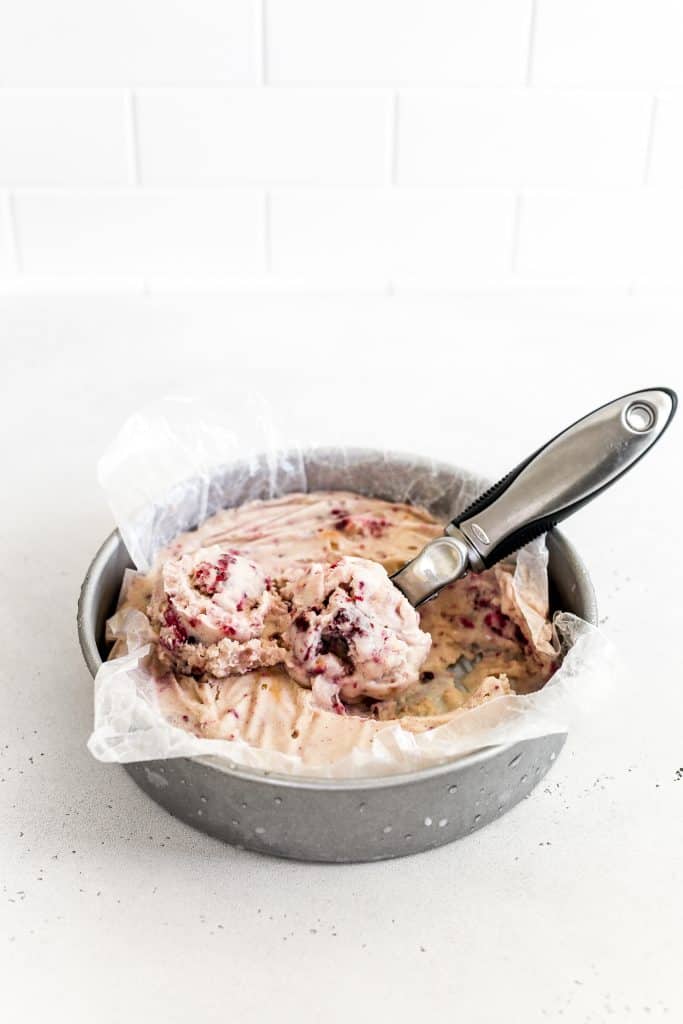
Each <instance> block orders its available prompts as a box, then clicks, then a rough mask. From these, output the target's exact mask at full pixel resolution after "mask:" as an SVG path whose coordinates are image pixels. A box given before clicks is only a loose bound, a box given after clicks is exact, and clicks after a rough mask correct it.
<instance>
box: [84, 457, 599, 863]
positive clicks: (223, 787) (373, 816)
mask: <svg viewBox="0 0 683 1024" xmlns="http://www.w3.org/2000/svg"><path fill="white" fill-rule="evenodd" d="M304 461H305V470H306V480H307V489H308V490H311V491H314V490H337V489H338V490H351V491H355V492H357V493H360V494H367V495H371V496H373V497H378V498H385V499H387V500H392V501H396V500H405V496H406V494H409V495H410V498H411V500H412V501H413V502H414V503H415V504H423V505H426V506H427V507H428V508H429V509H430V510H431V511H432V512H433V513H434V514H435V515H437V516H438V517H439V518H442V519H443V520H444V521H445V520H446V519H447V518H448V517H449V516H450V514H451V513H452V511H453V510H454V507H455V502H456V501H457V496H458V495H459V494H460V491H461V489H462V470H458V469H457V468H456V467H454V466H449V465H444V464H438V465H435V464H434V462H433V461H431V460H427V459H421V458H419V457H416V456H410V455H402V454H396V455H387V453H385V452H375V451H371V450H365V449H355V450H352V451H349V450H348V449H344V451H343V452H338V453H335V451H334V450H325V451H312V452H309V453H306V454H305V456H304ZM258 472H259V471H258V470H256V471H255V474H256V478H255V475H254V474H251V475H250V478H249V481H248V491H245V486H246V485H245V475H244V468H243V467H240V468H239V470H237V469H235V473H234V484H235V486H234V487H231V471H230V469H227V470H224V471H223V475H222V493H223V497H224V498H225V502H224V503H225V505H226V507H227V506H234V505H239V504H241V503H242V502H243V501H245V500H247V498H249V499H251V498H255V497H259V488H260V487H262V494H261V495H260V496H262V497H267V496H268V494H269V491H268V487H269V486H270V483H269V479H271V478H269V476H268V472H267V470H266V469H265V468H264V470H263V481H262V482H261V483H259V480H258ZM271 482H272V480H271ZM284 489H287V488H286V487H285V488H284ZM547 543H548V549H549V554H550V560H549V576H550V592H551V608H552V610H553V611H556V610H563V611H569V612H573V613H574V614H575V615H578V616H580V617H581V618H583V619H585V620H586V621H588V622H591V623H593V624H596V622H597V608H596V602H595V595H594V592H593V587H592V585H591V582H590V579H589V577H588V573H587V571H586V569H585V567H584V565H583V563H582V562H581V560H580V559H579V557H578V555H577V554H576V552H575V550H574V548H573V547H572V546H571V544H570V543H569V542H568V541H567V539H566V538H565V537H564V536H563V535H562V534H561V533H560V532H559V531H557V530H554V531H552V532H551V533H550V534H548V536H547ZM131 565H132V563H131V560H130V556H129V554H128V551H127V550H126V547H125V545H124V543H123V541H122V539H121V537H120V535H119V533H118V531H115V532H114V533H112V534H111V535H110V536H109V537H108V538H107V540H106V541H105V542H104V544H103V545H102V547H101V548H100V550H99V551H98V553H97V554H96V556H95V558H94V559H93V562H92V564H91V565H90V568H89V569H88V572H87V574H86V577H85V580H84V582H83V586H82V588H81V595H80V600H79V605H78V634H79V639H80V643H81V648H82V650H83V655H84V657H85V660H86V663H87V665H88V668H89V669H90V672H91V674H92V675H93V676H94V675H95V674H96V672H97V670H98V668H99V667H100V665H101V663H102V659H103V658H106V656H107V645H106V642H105V623H106V620H107V619H108V618H109V616H110V615H111V614H112V613H113V611H114V609H115V607H116V602H117V599H118V594H119V590H120V586H121V580H122V576H123V572H124V570H125V569H126V568H127V567H129V566H131ZM565 739H566V734H564V733H553V734H551V735H547V736H542V737H537V738H534V739H529V740H524V741H522V742H519V743H515V744H511V745H506V746H495V747H488V748H486V749H484V750H481V751H479V752H477V753H475V754H471V755H468V756H466V757H463V758H459V759H458V760H455V761H452V762H448V763H445V764H440V765H437V766H436V767H431V768H427V769H424V770H422V771H419V772H414V773H411V774H406V775H391V776H383V777H380V778H367V779H348V780H344V779H335V780H329V779H308V778H295V777H289V776H285V775H275V774H272V773H264V772H259V771H256V770H254V769H247V768H243V769H242V768H234V767H228V766H227V765H226V764H223V763H221V762H220V761H219V760H218V759H216V758H212V757H197V758H174V759H172V760H162V761H144V762H136V763H132V764H126V765H124V768H125V769H126V771H127V772H128V773H129V774H130V775H131V776H132V778H133V779H134V780H135V782H136V783H137V784H138V786H140V788H141V789H143V790H144V791H145V792H146V793H147V794H148V795H149V796H151V797H152V799H153V800H155V801H156V802H157V803H158V804H160V805H161V806H162V807H164V808H165V809H166V810H167V811H169V812H170V813H171V814H172V815H174V817H176V818H180V819H181V820H182V821H184V822H187V824H189V825H192V826H193V827H194V828H197V829H200V830H202V831H203V832H207V833H208V834H209V835H212V836H215V837H216V838H218V839H221V840H223V841H224V842H226V843H230V844H232V845H234V846H238V847H241V848H247V849H251V850H256V851H259V852H261V853H268V854H273V855H275V856H279V857H292V858H296V859H298V860H311V861H330V862H338V863H340V862H349V861H369V860H382V859H384V858H389V857H401V856H405V855H407V854H411V853H416V852H418V851H422V850H427V849H430V848H432V847H435V846H441V845H442V844H443V843H448V842H452V841H453V840H454V839H459V838H461V837H462V836H465V835H468V834H469V833H471V832H474V831H475V830H476V829H478V828H482V827H483V826H484V825H487V824H488V823H489V822H490V821H493V820H494V819H495V818H498V817H499V816H500V815H501V814H504V813H505V811H507V810H509V809H510V808H511V807H514V805H515V804H517V803H519V801H520V800H522V799H523V798H524V797H525V796H527V795H528V794H529V793H530V792H531V790H532V789H533V788H534V786H536V785H537V784H538V783H539V782H540V780H541V779H542V778H543V777H544V775H545V774H546V772H547V771H548V770H549V768H550V766H551V765H552V763H553V761H554V760H555V758H556V757H557V755H558V754H559V752H560V751H561V749H562V747H563V745H564V741H565Z"/></svg>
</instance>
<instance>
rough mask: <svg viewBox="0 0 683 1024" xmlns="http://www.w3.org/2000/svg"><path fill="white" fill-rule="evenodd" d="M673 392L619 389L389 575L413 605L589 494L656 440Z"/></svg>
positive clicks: (672, 406)
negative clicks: (623, 391) (619, 392)
mask: <svg viewBox="0 0 683 1024" xmlns="http://www.w3.org/2000/svg"><path fill="white" fill-rule="evenodd" d="M676 405H677V399H676V393H675V392H674V391H671V390H670V389H669V388H650V389H649V390H647V391H634V392H633V393H632V394H630V395H623V396H622V397H621V398H617V399H616V400H615V401H614V402H609V403H608V404H607V405H603V406H601V407H600V408H599V409H596V410H595V412H591V413H589V414H588V416H584V418H583V419H581V420H577V422H576V423H573V424H572V426H571V427H568V428H567V429H566V430H563V431H562V433H561V434H557V436H556V437H554V438H553V439H552V440H551V441H549V442H548V443H547V444H546V445H544V446H543V447H542V448H539V449H538V451H536V452H534V453H533V455H530V456H529V458H528V459H525V460H524V462H522V463H520V465H519V466H517V467H516V469H513V470H512V472H511V473H508V474H507V476H505V477H503V479H502V480H499V481H498V483H497V484H494V486H493V487H490V488H489V490H488V491H486V492H485V493H484V494H482V495H481V497H480V498H477V500H476V501H475V502H474V503H473V504H472V505H470V506H469V508H467V509H465V511H464V512H463V513H462V514H461V515H460V516H459V517H458V518H457V519H454V520H453V522H452V523H450V524H449V526H447V527H446V536H445V537H439V538H437V539H436V540H433V541H431V543H430V544H427V546H426V547H425V548H424V549H423V550H422V551H421V552H420V554H419V555H417V556H416V557H415V558H414V559H413V560H412V561H411V562H408V564H407V565H404V566H403V568H401V569H399V570H398V572H396V573H394V575H393V576H392V579H393V581H394V583H395V584H396V586H397V587H398V588H399V589H400V590H401V591H403V593H404V594H405V595H406V597H407V598H408V600H409V601H410V602H411V604H413V605H415V607H417V606H418V605H420V604H422V603H423V602H424V601H428V600H429V598H430V597H434V596H435V595H436V594H438V592H439V590H441V589H442V588H443V587H445V586H447V584H449V583H452V582H453V581H454V580H456V579H458V578H459V577H460V576H464V575H465V573H467V572H468V571H469V570H470V569H473V570H474V571H475V572H481V571H482V570H483V569H486V568H488V567H489V566H491V565H495V563H496V562H499V561H500V560H501V559H502V558H505V556H506V555H509V554H511V553H512V552H513V551H516V550H517V548H520V547H522V545H524V544H527V543H528V542H529V541H530V540H533V538H534V537H537V536H538V535H539V534H541V533H544V532H545V531H546V530H548V529H550V528H551V527H552V526H554V525H555V524H556V523H559V522H561V521H562V520H563V519H566V518H567V516H569V515H571V514H572V512H575V511H576V510H577V509H579V508H581V506H582V505H585V504H586V502H588V501H591V500H592V499H593V498H595V497H596V496H597V495H598V494H600V493H601V491H604V490H605V488H606V487H609V486H610V484H613V483H614V481H615V480H618V479H619V477H620V476H622V475H623V474H624V473H626V472H627V471H628V470H629V469H630V468H631V467H632V466H634V465H635V464H636V462H637V461H638V459H641V458H642V457H643V455H644V454H645V453H646V452H647V451H648V450H649V449H650V448H651V447H652V445H653V444H654V443H655V442H656V441H658V440H659V438H660V437H661V436H662V434H663V433H664V431H665V430H666V428H667V427H668V425H669V423H670V422H671V419H672V417H673V415H674V413H675V411H676Z"/></svg>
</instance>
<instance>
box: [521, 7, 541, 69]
mask: <svg viewBox="0 0 683 1024" xmlns="http://www.w3.org/2000/svg"><path fill="white" fill-rule="evenodd" d="M537 8H538V0H531V15H530V17H529V39H528V42H527V54H526V74H525V76H524V83H525V85H526V87H527V88H529V86H530V85H531V84H532V82H533V72H534V50H535V47H536V18H537Z"/></svg>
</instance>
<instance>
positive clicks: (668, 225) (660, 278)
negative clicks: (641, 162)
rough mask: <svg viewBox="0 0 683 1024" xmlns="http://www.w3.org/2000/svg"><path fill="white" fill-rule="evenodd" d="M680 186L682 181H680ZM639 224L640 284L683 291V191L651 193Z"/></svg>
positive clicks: (644, 200) (644, 199)
mask: <svg viewBox="0 0 683 1024" xmlns="http://www.w3.org/2000/svg"><path fill="white" fill-rule="evenodd" d="M678 181H679V183H680V182H681V179H680V178H679V179H678ZM640 205H641V210H640V216H639V217H638V219H637V221H636V224H635V235H636V258H635V263H636V271H637V277H638V281H639V282H642V283H643V284H646V285H648V286H654V285H656V284H664V283H666V284H668V285H669V287H672V288H673V289H674V290H675V291H677V292H678V293H679V294H680V293H681V291H682V290H683V242H682V239H683V190H682V189H681V188H678V189H676V190H672V191H663V190H662V191H648V192H646V193H645V194H644V195H643V196H642V197H641V202H640Z"/></svg>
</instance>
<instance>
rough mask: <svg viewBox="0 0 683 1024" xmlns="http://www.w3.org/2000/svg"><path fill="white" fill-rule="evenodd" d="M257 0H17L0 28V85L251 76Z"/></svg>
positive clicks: (256, 70)
mask: <svg viewBox="0 0 683 1024" xmlns="http://www.w3.org/2000/svg"><path fill="white" fill-rule="evenodd" d="M260 2H261V0H192V2H191V3H166V2H165V0H118V2H117V3H92V2H91V0H59V2H58V3H52V2H48V0H21V2H20V3H14V4H12V5H11V15H10V11H9V8H8V9H7V10H6V11H5V14H4V16H3V19H2V22H3V24H2V31H0V85H119V84H138V83H148V84H150V85H156V84H162V83H169V84H182V83H188V82H198V83H199V82H244V81H255V80H257V79H258V77H259V75H260V56H259V4H260Z"/></svg>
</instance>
